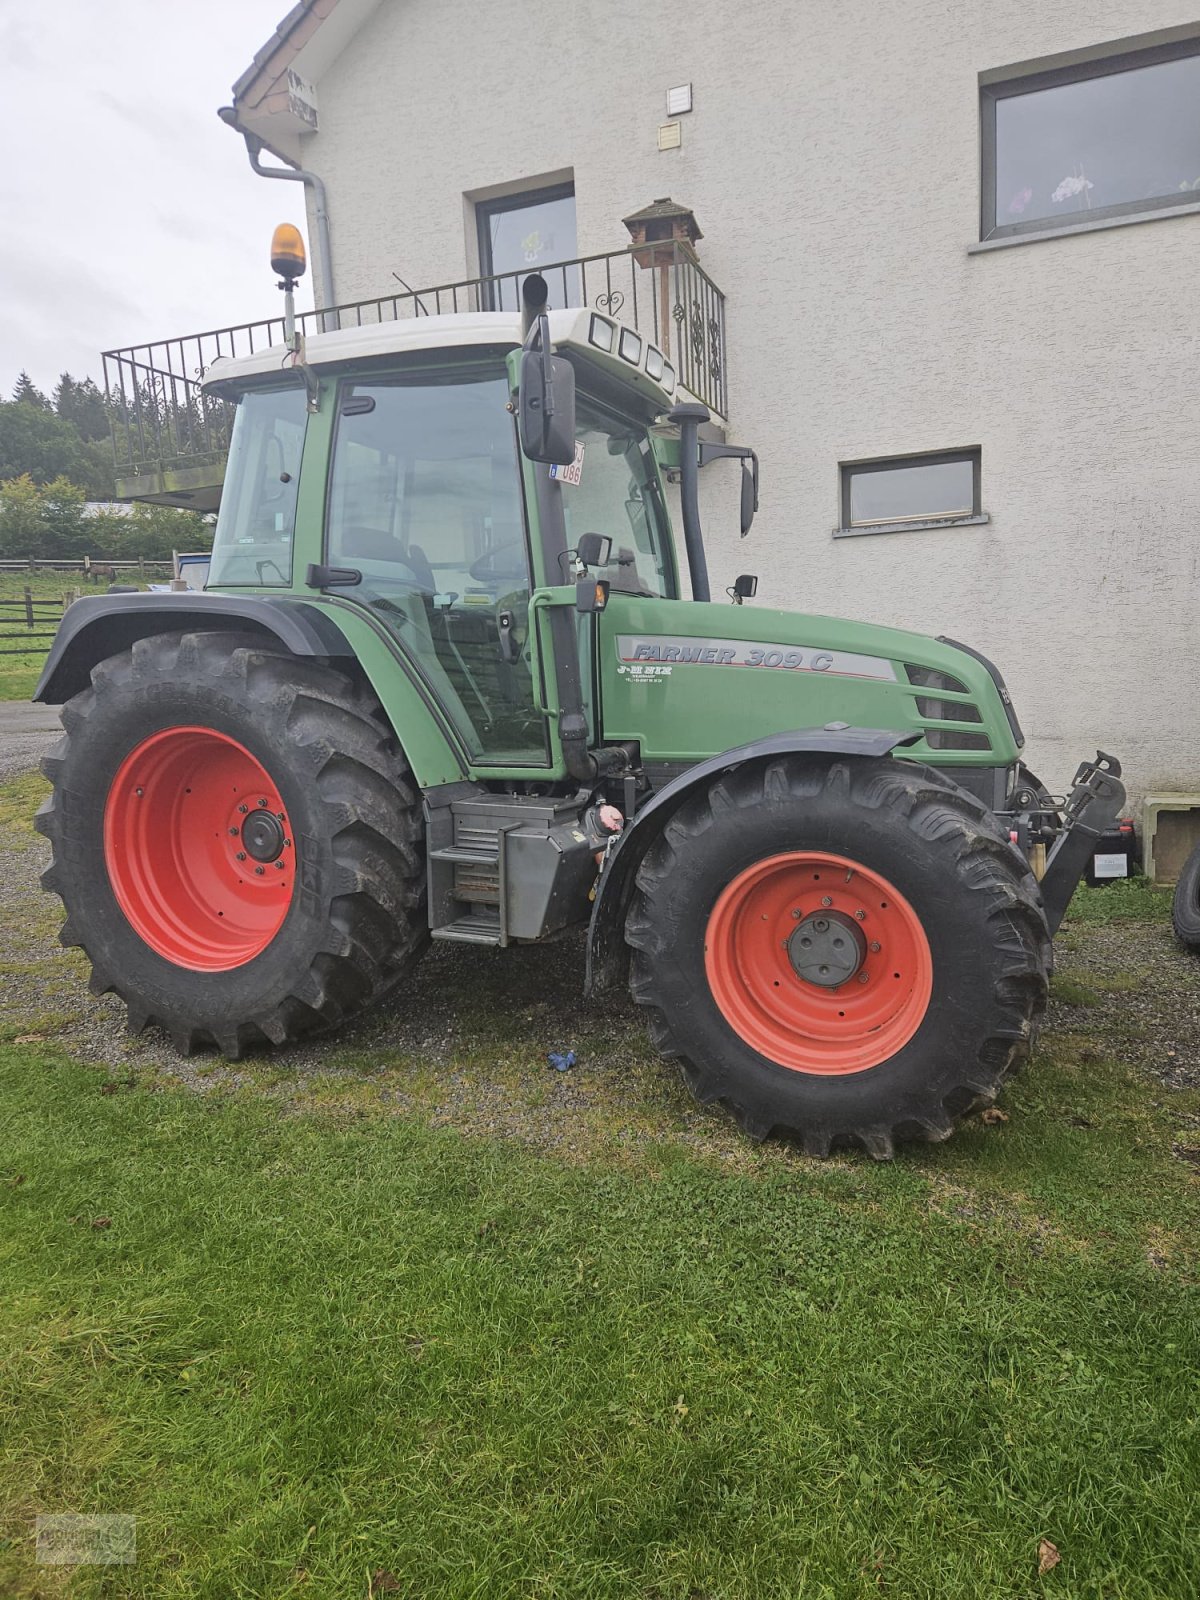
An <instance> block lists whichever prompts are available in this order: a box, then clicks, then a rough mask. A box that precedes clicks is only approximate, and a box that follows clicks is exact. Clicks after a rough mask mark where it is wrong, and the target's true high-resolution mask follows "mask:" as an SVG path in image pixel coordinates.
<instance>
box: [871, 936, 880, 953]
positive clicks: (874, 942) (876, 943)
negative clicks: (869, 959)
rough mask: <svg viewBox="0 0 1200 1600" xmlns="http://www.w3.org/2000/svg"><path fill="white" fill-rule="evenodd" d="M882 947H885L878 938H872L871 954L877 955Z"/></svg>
mask: <svg viewBox="0 0 1200 1600" xmlns="http://www.w3.org/2000/svg"><path fill="white" fill-rule="evenodd" d="M882 949H883V946H882V945H881V944H880V942H879V940H878V939H872V940H871V954H872V955H876V956H877V955H878V954H879V952H880V951H881V950H882Z"/></svg>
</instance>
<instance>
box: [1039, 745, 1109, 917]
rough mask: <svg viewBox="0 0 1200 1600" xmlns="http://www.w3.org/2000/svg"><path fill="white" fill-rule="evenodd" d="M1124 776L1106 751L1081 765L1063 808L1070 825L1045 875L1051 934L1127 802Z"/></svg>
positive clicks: (1063, 832) (1058, 843)
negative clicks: (1090, 860)
mask: <svg viewBox="0 0 1200 1600" xmlns="http://www.w3.org/2000/svg"><path fill="white" fill-rule="evenodd" d="M1120 777H1121V763H1120V762H1119V761H1118V760H1117V758H1116V757H1115V756H1110V755H1108V754H1107V752H1105V751H1104V750H1097V752H1096V759H1095V760H1094V761H1082V762H1080V764H1079V770H1078V772H1076V774H1075V783H1074V786H1073V787H1072V789H1071V792H1070V794H1069V795H1068V796H1067V800H1066V804H1065V805H1064V807H1063V815H1064V817H1065V819H1066V826H1065V827H1064V829H1063V831H1062V833H1061V834H1060V835H1059V838H1058V841H1057V843H1056V844H1055V846H1054V848H1053V849H1052V850H1051V852H1050V855H1049V857H1048V859H1047V861H1046V873H1045V876H1044V877H1043V878H1042V899H1043V900H1044V902H1045V906H1046V921H1047V922H1048V923H1049V924H1050V932H1051V933H1057V931H1058V927H1059V924H1060V923H1061V922H1062V919H1063V917H1064V916H1065V915H1066V911H1067V907H1068V906H1069V905H1070V903H1071V896H1072V895H1073V894H1074V893H1075V890H1076V888H1077V887H1078V884H1079V880H1080V878H1081V877H1082V876H1083V873H1084V869H1085V868H1086V866H1087V863H1088V859H1089V857H1090V856H1091V854H1092V851H1093V850H1094V849H1095V841H1096V840H1097V839H1099V838H1101V837H1102V836H1103V835H1104V834H1105V833H1106V832H1107V831H1108V829H1109V828H1110V827H1111V826H1112V824H1113V823H1114V822H1115V821H1116V819H1117V817H1118V816H1119V815H1120V812H1121V807H1122V806H1123V805H1124V804H1125V785H1124V784H1123V783H1121V782H1120Z"/></svg>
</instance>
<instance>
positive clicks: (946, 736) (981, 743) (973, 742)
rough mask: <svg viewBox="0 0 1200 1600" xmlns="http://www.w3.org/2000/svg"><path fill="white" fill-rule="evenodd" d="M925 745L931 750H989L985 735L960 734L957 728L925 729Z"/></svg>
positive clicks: (990, 742)
mask: <svg viewBox="0 0 1200 1600" xmlns="http://www.w3.org/2000/svg"><path fill="white" fill-rule="evenodd" d="M925 743H926V744H927V745H928V746H929V748H930V749H931V750H990V749H991V748H992V741H991V740H990V739H989V738H988V736H987V734H986V733H961V732H960V731H959V730H958V729H957V728H926V729H925Z"/></svg>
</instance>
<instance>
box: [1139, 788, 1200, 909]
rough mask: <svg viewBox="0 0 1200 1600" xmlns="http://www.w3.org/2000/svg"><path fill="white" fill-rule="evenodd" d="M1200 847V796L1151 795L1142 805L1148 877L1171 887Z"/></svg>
mask: <svg viewBox="0 0 1200 1600" xmlns="http://www.w3.org/2000/svg"><path fill="white" fill-rule="evenodd" d="M1198 844H1200V794H1148V795H1147V796H1146V798H1145V800H1144V801H1143V802H1142V851H1143V855H1144V857H1145V868H1146V876H1147V877H1148V878H1149V879H1150V881H1151V882H1152V883H1155V884H1158V885H1161V886H1162V887H1164V888H1165V887H1169V886H1170V885H1171V884H1173V883H1174V882H1175V881H1176V880H1177V879H1178V877H1179V874H1180V873H1181V872H1182V871H1183V864H1184V862H1185V861H1186V860H1187V858H1188V856H1190V855H1191V853H1192V851H1193V850H1194V849H1195V847H1196V846H1197V845H1198Z"/></svg>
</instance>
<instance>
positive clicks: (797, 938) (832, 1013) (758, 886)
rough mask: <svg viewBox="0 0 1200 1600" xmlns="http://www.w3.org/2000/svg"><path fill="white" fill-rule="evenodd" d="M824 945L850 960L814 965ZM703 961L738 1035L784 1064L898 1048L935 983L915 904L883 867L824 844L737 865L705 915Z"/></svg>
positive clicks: (858, 1061)
mask: <svg viewBox="0 0 1200 1600" xmlns="http://www.w3.org/2000/svg"><path fill="white" fill-rule="evenodd" d="M822 923H824V924H827V926H826V927H825V928H824V929H822V926H821V925H822ZM805 939H807V940H808V946H807V947H806V948H801V944H802V941H804V940H805ZM814 947H815V949H816V952H817V953H816V955H815V956H814V955H813V954H811V950H812V949H813V948H814ZM826 951H828V952H829V953H830V954H831V955H832V956H833V957H834V958H836V960H837V962H839V963H846V965H845V966H842V965H836V966H833V967H832V968H830V967H826V966H820V967H819V968H817V967H816V966H814V965H812V963H813V962H814V961H817V960H820V959H822V957H823V954H824V953H825V952H826ZM797 963H800V964H802V965H804V966H805V970H806V971H807V972H810V973H812V974H813V978H812V979H810V978H809V977H807V976H802V975H801V972H800V971H799V970H798V967H797ZM704 966H705V971H706V973H707V975H708V985H709V988H710V990H711V991H712V996H713V999H714V1000H715V1001H716V1003H717V1005H718V1007H719V1008H720V1011H721V1014H722V1016H723V1017H724V1018H725V1020H726V1022H728V1024H729V1026H730V1027H731V1028H732V1029H733V1030H734V1032H735V1033H736V1034H738V1036H739V1037H740V1038H742V1039H744V1040H745V1041H746V1043H747V1044H748V1045H750V1046H751V1047H752V1048H753V1049H755V1050H757V1051H758V1053H759V1054H760V1055H763V1056H766V1057H767V1059H768V1060H769V1061H774V1062H776V1063H777V1064H778V1065H779V1066H781V1067H790V1068H792V1069H793V1070H795V1071H797V1072H812V1073H821V1074H825V1075H838V1074H844V1073H849V1072H862V1071H865V1070H866V1069H867V1068H869V1067H876V1066H879V1065H880V1064H881V1063H882V1062H884V1061H887V1060H888V1059H890V1057H892V1056H894V1055H895V1054H896V1052H897V1051H898V1050H900V1049H902V1048H903V1046H904V1045H906V1044H907V1043H908V1041H909V1040H910V1039H911V1038H912V1036H913V1034H914V1033H916V1031H917V1029H918V1028H919V1027H920V1025H921V1021H922V1019H923V1018H924V1016H925V1013H926V1011H927V1010H928V1008H929V997H930V994H931V992H932V989H933V958H932V956H931V954H930V950H929V940H928V938H927V937H926V935H925V930H924V928H923V927H922V926H921V919H920V917H918V915H917V913H916V912H915V911H914V910H913V908H912V906H911V905H909V903H908V901H907V900H905V898H904V897H903V895H901V894H899V893H898V892H897V890H896V888H895V887H894V885H892V884H890V883H889V882H888V881H887V879H886V878H884V877H881V876H880V874H879V873H877V872H872V871H871V870H870V868H868V867H864V866H863V865H862V863H861V862H858V861H851V860H849V859H848V858H847V857H845V856H835V855H828V854H826V853H825V852H823V851H811V850H797V851H789V852H788V853H787V854H784V855H777V856H768V857H766V858H765V859H764V860H762V861H758V862H756V863H755V864H754V865H753V866H752V867H747V868H746V870H745V871H744V872H741V873H739V874H738V876H737V877H736V878H734V880H733V881H732V883H730V884H729V885H728V886H727V887H726V888H725V889H724V891H723V892H722V894H721V896H720V898H719V899H718V900H717V903H716V905H715V906H714V907H713V909H712V912H711V914H710V916H709V919H708V927H707V929H706V931H705V942H704ZM839 979H840V980H842V981H839ZM814 980H815V981H814Z"/></svg>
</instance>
